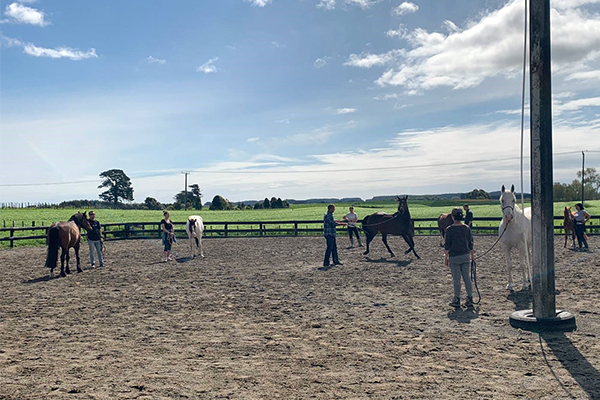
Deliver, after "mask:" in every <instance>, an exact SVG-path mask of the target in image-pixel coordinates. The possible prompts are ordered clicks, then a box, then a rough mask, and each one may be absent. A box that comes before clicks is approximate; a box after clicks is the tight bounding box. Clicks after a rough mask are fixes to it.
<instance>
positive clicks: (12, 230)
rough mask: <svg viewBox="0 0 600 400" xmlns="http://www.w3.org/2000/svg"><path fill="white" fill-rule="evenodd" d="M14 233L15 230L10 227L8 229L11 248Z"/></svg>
mask: <svg viewBox="0 0 600 400" xmlns="http://www.w3.org/2000/svg"><path fill="white" fill-rule="evenodd" d="M14 235H15V230H14V229H11V230H10V248H11V249H12V248H13V246H14V240H13V236H14Z"/></svg>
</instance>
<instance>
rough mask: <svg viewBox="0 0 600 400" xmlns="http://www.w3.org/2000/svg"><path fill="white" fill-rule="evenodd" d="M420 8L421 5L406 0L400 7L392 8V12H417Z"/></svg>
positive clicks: (400, 13)
mask: <svg viewBox="0 0 600 400" xmlns="http://www.w3.org/2000/svg"><path fill="white" fill-rule="evenodd" d="M418 10H419V6H418V5H416V4H415V3H409V2H404V3H402V4H400V5H399V6H398V7H395V8H393V9H392V14H394V15H398V16H401V15H405V14H411V13H415V12H417V11H418Z"/></svg>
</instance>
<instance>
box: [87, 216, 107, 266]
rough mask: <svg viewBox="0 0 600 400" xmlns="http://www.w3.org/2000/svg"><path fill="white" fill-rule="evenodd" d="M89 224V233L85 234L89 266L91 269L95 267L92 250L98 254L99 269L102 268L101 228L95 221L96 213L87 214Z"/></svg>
mask: <svg viewBox="0 0 600 400" xmlns="http://www.w3.org/2000/svg"><path fill="white" fill-rule="evenodd" d="M89 222H90V226H91V227H92V230H91V231H88V233H87V242H88V246H89V248H90V264H91V266H92V268H94V267H95V266H96V264H95V263H94V250H95V251H96V253H97V254H98V262H99V263H100V266H101V267H104V258H102V242H103V241H104V240H103V239H102V226H101V225H100V222H98V221H97V220H96V213H95V212H94V211H90V213H89Z"/></svg>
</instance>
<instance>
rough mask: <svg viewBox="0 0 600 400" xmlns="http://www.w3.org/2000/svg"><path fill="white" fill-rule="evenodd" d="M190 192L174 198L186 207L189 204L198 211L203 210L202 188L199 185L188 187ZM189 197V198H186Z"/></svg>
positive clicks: (182, 192)
mask: <svg viewBox="0 0 600 400" xmlns="http://www.w3.org/2000/svg"><path fill="white" fill-rule="evenodd" d="M188 187H189V188H190V190H189V191H188V192H185V191H183V190H182V191H181V192H179V193H177V194H176V195H175V196H174V197H173V198H174V199H175V201H176V202H177V203H180V204H181V205H182V206H184V207H185V204H186V203H187V204H189V205H190V206H192V208H194V209H196V210H202V193H201V191H200V186H198V184H197V183H194V184H193V185H189V186H188ZM186 196H187V197H186Z"/></svg>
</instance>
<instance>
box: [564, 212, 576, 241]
mask: <svg viewBox="0 0 600 400" xmlns="http://www.w3.org/2000/svg"><path fill="white" fill-rule="evenodd" d="M563 216H564V218H563V227H564V230H565V245H564V246H563V247H567V241H568V239H569V232H571V240H572V241H573V248H575V224H574V222H573V214H571V207H565V210H564V211H563Z"/></svg>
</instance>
